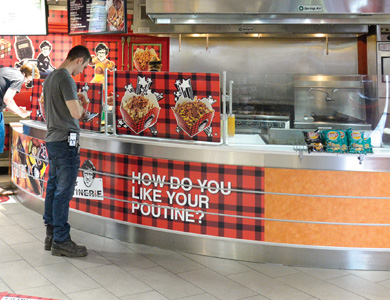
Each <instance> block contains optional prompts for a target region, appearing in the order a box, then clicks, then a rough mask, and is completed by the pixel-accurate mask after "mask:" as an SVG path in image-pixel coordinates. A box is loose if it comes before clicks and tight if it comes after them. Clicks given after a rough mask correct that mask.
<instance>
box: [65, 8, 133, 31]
mask: <svg viewBox="0 0 390 300" xmlns="http://www.w3.org/2000/svg"><path fill="white" fill-rule="evenodd" d="M68 32H69V34H71V35H72V34H113V33H127V14H126V1H125V0H69V1H68Z"/></svg>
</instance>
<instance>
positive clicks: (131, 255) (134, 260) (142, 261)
mask: <svg viewBox="0 0 390 300" xmlns="http://www.w3.org/2000/svg"><path fill="white" fill-rule="evenodd" d="M100 253H101V254H102V255H104V257H105V258H106V259H108V260H109V261H110V262H112V263H114V264H116V265H117V266H119V267H120V268H122V269H123V270H125V271H126V272H132V271H136V270H142V269H147V268H152V267H156V266H158V265H157V264H156V263H154V262H153V261H151V260H150V259H148V258H146V257H144V256H143V255H141V254H138V253H135V252H134V251H133V250H131V249H129V248H127V247H126V249H124V250H123V252H102V251H100Z"/></svg>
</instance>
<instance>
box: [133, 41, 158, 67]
mask: <svg viewBox="0 0 390 300" xmlns="http://www.w3.org/2000/svg"><path fill="white" fill-rule="evenodd" d="M137 49H143V50H146V49H149V50H151V49H154V51H156V54H157V56H158V58H159V59H160V60H161V44H132V48H131V57H132V62H133V63H132V70H133V71H137V68H136V67H135V65H134V59H133V58H134V53H135V51H137ZM142 70H143V71H147V70H148V65H146V66H145V68H144V69H142Z"/></svg>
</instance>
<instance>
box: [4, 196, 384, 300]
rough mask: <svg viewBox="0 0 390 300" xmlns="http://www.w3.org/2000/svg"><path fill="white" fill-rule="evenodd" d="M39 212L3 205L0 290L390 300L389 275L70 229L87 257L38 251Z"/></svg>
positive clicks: (129, 299)
mask: <svg viewBox="0 0 390 300" xmlns="http://www.w3.org/2000/svg"><path fill="white" fill-rule="evenodd" d="M44 235H45V230H44V227H43V224H42V217H41V216H40V215H38V214H36V213H35V212H32V211H30V210H29V209H27V208H25V207H24V206H22V205H21V204H19V203H17V202H14V203H3V204H0V292H3V291H8V292H10V293H17V294H22V295H30V296H40V297H45V298H55V299H62V300H64V299H75V300H88V299H94V300H96V299H99V300H100V299H102V300H110V299H122V300H144V299H145V300H154V299H186V300H211V299H228V300H233V299H248V300H249V299H250V300H262V299H276V300H282V299H287V300H294V299H297V300H298V299H299V300H300V299H302V300H309V299H310V300H311V299H324V300H328V299H329V300H330V299H334V300H349V299H351V300H352V299H354V300H355V299H356V300H357V299H374V300H380V299H384V300H388V299H390V272H384V271H380V272H379V271H376V272H375V271H347V270H331V269H315V268H298V267H288V266H281V265H274V264H260V263H249V262H239V261H232V260H225V259H217V258H210V257H204V256H199V255H190V254H186V253H180V252H175V251H167V250H162V249H158V248H153V247H148V246H143V245H138V244H129V243H123V242H120V241H116V240H112V239H107V238H103V237H99V236H95V235H92V234H88V233H85V232H82V231H78V230H74V229H72V237H73V239H74V240H76V241H77V242H80V243H81V242H82V244H84V245H86V246H87V247H88V249H89V255H88V256H87V257H85V258H73V259H68V258H64V257H55V256H51V254H50V252H49V251H44V250H43V239H44Z"/></svg>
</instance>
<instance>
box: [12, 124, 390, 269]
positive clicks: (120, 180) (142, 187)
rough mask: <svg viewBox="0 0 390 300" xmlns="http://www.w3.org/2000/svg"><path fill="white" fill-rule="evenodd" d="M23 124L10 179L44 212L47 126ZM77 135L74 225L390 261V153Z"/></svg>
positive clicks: (258, 257) (171, 240) (269, 251)
mask: <svg viewBox="0 0 390 300" xmlns="http://www.w3.org/2000/svg"><path fill="white" fill-rule="evenodd" d="M21 123H22V124H23V126H20V123H14V124H12V146H13V148H12V181H13V182H14V183H15V185H16V186H17V187H18V194H17V197H18V199H19V201H20V202H21V203H23V204H24V205H26V206H27V207H29V208H31V209H33V210H35V211H37V212H39V213H42V212H43V205H44V195H45V188H44V187H45V184H46V180H47V174H48V172H47V170H48V168H47V158H46V157H45V155H46V154H45V148H44V142H43V139H44V136H45V132H46V126H45V124H43V123H41V122H37V121H31V120H30V121H22V122H21ZM80 144H81V146H82V149H81V170H80V173H79V178H78V180H77V185H76V189H75V196H74V198H73V199H72V201H71V204H70V205H71V213H70V224H71V225H72V226H73V227H75V228H79V229H81V230H85V231H88V232H91V233H94V234H98V235H103V236H107V237H111V238H117V239H120V240H124V241H128V242H136V243H143V244H148V245H154V246H158V247H162V248H168V249H174V250H180V251H185V252H189V253H196V254H202V255H210V256H217V257H223V258H230V259H239V260H247V261H257V262H267V263H280V264H285V265H296V266H313V267H314V266H315V267H327V268H347V269H370V270H387V269H388V268H389V264H390V255H389V252H390V251H389V248H390V227H389V225H390V214H389V213H388V211H389V210H390V197H389V192H388V182H390V173H389V172H388V170H390V153H388V152H386V151H383V153H375V154H372V155H364V156H359V155H352V154H342V155H341V154H340V155H337V154H326V153H317V154H316V153H310V154H308V153H305V152H302V151H294V150H293V148H292V147H289V146H285V147H282V146H275V147H274V148H272V146H256V145H249V144H245V145H229V146H224V145H221V144H219V145H212V144H210V143H208V144H206V143H199V142H198V143H195V142H186V141H182V142H180V141H169V140H164V139H158V140H156V139H148V138H140V137H138V138H132V137H120V136H112V135H106V134H99V133H91V132H82V134H81V142H80ZM270 147H271V148H270ZM375 152H377V151H375ZM86 162H88V163H86ZM34 170H35V172H34ZM88 171H90V172H89V173H88ZM91 174H93V176H91ZM88 175H90V176H88ZM88 178H89V179H90V180H89V181H88ZM91 180H92V183H91Z"/></svg>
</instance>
